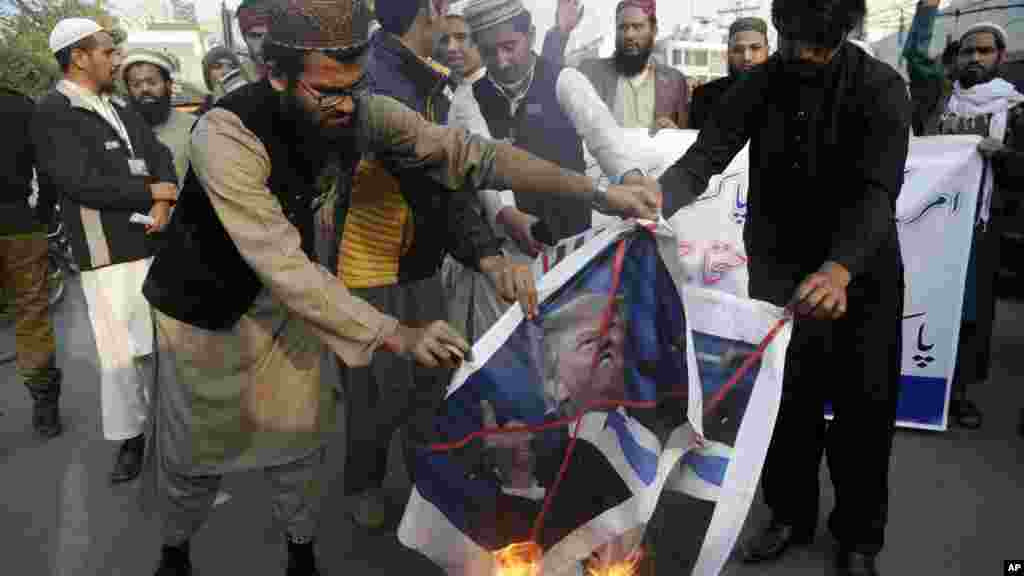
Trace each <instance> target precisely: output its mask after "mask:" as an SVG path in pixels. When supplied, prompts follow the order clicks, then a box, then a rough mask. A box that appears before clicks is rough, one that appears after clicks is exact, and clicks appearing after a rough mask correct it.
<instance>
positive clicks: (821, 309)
mask: <svg viewBox="0 0 1024 576" xmlns="http://www.w3.org/2000/svg"><path fill="white" fill-rule="evenodd" d="M849 285H850V272H849V271H847V270H846V268H844V267H842V266H841V265H839V264H836V263H835V262H826V263H825V264H824V265H823V266H822V267H821V269H820V270H818V271H817V272H815V273H814V274H811V275H810V276H808V277H807V278H806V279H805V280H804V281H803V282H801V283H800V286H798V287H797V289H796V294H794V295H793V301H792V302H790V304H789V306H788V308H790V310H792V311H793V313H794V314H796V315H797V316H803V317H811V318H814V319H816V320H838V319H840V318H842V317H843V316H844V315H845V314H846V287H847V286H849Z"/></svg>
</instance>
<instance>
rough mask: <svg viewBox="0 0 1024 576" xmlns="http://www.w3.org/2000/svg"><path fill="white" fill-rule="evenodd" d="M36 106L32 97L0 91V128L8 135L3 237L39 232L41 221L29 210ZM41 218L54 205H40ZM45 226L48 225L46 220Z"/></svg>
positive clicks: (0, 221)
mask: <svg viewBox="0 0 1024 576" xmlns="http://www.w3.org/2000/svg"><path fill="white" fill-rule="evenodd" d="M35 107H36V105H35V103H34V102H32V100H31V99H29V97H28V96H25V95H24V94H20V93H18V92H15V91H13V90H8V89H6V88H0V125H2V126H4V128H5V129H6V130H7V131H8V134H7V137H5V138H3V141H2V142H0V234H3V235H8V234H23V233H26V232H32V231H34V230H37V229H39V226H40V221H39V220H37V218H36V213H33V211H32V209H31V208H30V207H29V204H28V199H29V196H31V195H32V167H33V165H34V164H35V151H34V150H33V149H32V139H31V137H30V133H29V129H30V127H31V125H32V114H33V113H34V112H35ZM37 208H38V209H39V210H38V212H37V213H38V214H40V215H45V214H50V213H52V208H53V206H52V203H51V204H50V205H49V206H48V207H47V206H41V205H37ZM40 220H42V222H48V220H47V219H46V218H45V216H44V217H42V218H40Z"/></svg>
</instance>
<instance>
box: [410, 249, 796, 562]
mask: <svg viewBox="0 0 1024 576" xmlns="http://www.w3.org/2000/svg"><path fill="white" fill-rule="evenodd" d="M625 254H626V240H620V241H619V245H618V246H617V248H616V252H615V259H614V262H613V267H612V285H611V290H610V294H609V300H608V307H607V308H606V309H605V312H604V317H603V320H602V324H601V335H602V337H607V334H608V331H609V330H610V329H611V321H612V319H613V318H614V312H615V298H616V293H617V292H618V289H619V285H620V282H621V276H622V268H623V265H624V262H625ZM545 268H547V266H546V263H545ZM792 318H793V317H792V315H791V314H789V313H787V314H786V316H784V317H783V318H780V319H779V320H778V321H777V322H776V323H775V325H774V326H773V327H772V329H771V330H769V332H768V334H767V335H766V336H765V337H764V339H763V340H762V341H761V342H760V344H758V346H757V349H756V350H755V351H754V352H753V353H751V354H749V355H748V356H747V358H746V359H745V360H744V361H743V364H741V365H740V367H739V368H738V369H737V370H736V372H735V373H734V374H733V375H732V376H731V377H730V378H729V380H728V381H727V382H726V383H725V384H724V385H723V386H722V387H721V388H720V389H719V390H718V391H717V392H716V393H715V395H714V396H712V397H711V400H710V401H709V402H708V403H707V405H706V406H704V414H705V415H708V414H710V413H712V412H713V411H714V410H715V408H717V407H718V404H719V403H721V401H722V400H723V399H724V398H725V397H726V396H727V395H728V394H729V392H730V391H731V390H732V389H733V388H735V387H736V385H737V384H738V383H739V382H740V380H742V379H743V377H744V376H746V375H747V373H749V372H750V370H751V369H752V368H753V367H754V365H755V364H756V363H757V362H758V361H759V360H760V359H761V358H762V357H763V356H764V353H765V351H767V349H768V346H769V345H771V343H772V342H773V341H774V340H775V338H776V337H777V336H778V335H779V332H781V331H782V329H783V327H785V326H786V324H787V323H789V322H790V321H791V320H792ZM597 361H598V354H597V353H595V357H594V365H595V366H596V363H597ZM686 396H687V392H675V393H670V394H666V395H665V396H664V397H663V398H665V399H670V398H683V397H686ZM657 405H658V402H657V401H636V400H601V401H596V402H592V403H590V404H588V405H586V406H585V407H584V408H583V410H580V412H579V413H578V414H576V415H575V416H571V417H566V418H560V419H557V420H553V421H551V422H545V423H543V424H537V425H524V426H506V427H503V428H484V429H482V430H478V431H476V432H473V433H472V434H469V435H468V436H466V437H464V438H462V439H460V440H457V441H455V442H448V443H436V444H431V445H430V447H429V448H430V451H431V452H451V451H453V450H458V449H460V448H463V447H465V446H467V445H468V444H469V443H470V442H472V441H473V440H476V439H483V438H487V437H490V436H496V435H500V434H523V433H539V432H544V431H546V430H553V429H556V428H563V427H565V426H569V425H573V427H572V431H571V432H570V436H569V445H568V446H567V447H566V450H565V456H564V457H563V458H562V464H561V466H560V467H559V470H558V475H557V476H556V477H555V481H554V483H553V484H552V485H551V488H550V489H549V490H547V494H546V495H545V497H544V505H543V507H542V508H541V511H540V513H539V514H538V515H537V519H536V521H535V522H534V525H533V528H532V530H531V531H530V541H531V542H534V543H537V542H540V533H541V530H543V527H544V519H545V518H546V517H547V513H548V511H549V510H550V508H551V502H552V501H553V500H554V497H555V495H556V494H557V493H558V487H559V485H560V484H561V483H562V479H563V478H565V474H566V471H567V470H568V468H569V462H570V461H571V459H572V454H573V451H574V449H575V447H576V439H577V436H576V434H577V431H578V430H579V425H580V422H581V421H582V420H583V416H585V415H586V414H587V413H589V412H593V411H595V410H609V409H616V408H636V409H651V408H656V407H657Z"/></svg>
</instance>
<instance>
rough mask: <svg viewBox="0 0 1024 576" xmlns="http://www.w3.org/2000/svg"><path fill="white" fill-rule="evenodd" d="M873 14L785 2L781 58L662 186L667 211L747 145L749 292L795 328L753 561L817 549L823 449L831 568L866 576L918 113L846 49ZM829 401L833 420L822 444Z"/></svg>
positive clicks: (885, 444)
mask: <svg viewBox="0 0 1024 576" xmlns="http://www.w3.org/2000/svg"><path fill="white" fill-rule="evenodd" d="M865 12H866V7H865V2H864V0H815V1H813V2H810V3H809V5H803V6H798V5H796V3H795V2H791V1H789V0H776V2H775V3H774V4H773V6H772V18H773V21H774V24H775V26H776V28H777V29H779V31H780V49H779V52H778V53H777V54H775V55H774V56H772V57H771V58H770V59H769V61H768V62H767V63H766V64H765V66H763V67H762V68H760V69H758V70H755V71H753V72H752V73H751V75H750V77H749V78H746V79H744V80H742V81H740V82H739V83H737V85H736V86H734V88H733V89H732V90H730V91H729V92H728V93H727V94H726V95H725V96H724V98H723V101H722V103H721V109H722V110H723V111H726V110H727V111H728V113H726V114H721V115H718V116H717V117H714V118H711V119H710V120H709V122H708V123H707V125H706V126H705V127H704V130H703V131H702V132H701V134H700V137H699V139H698V141H697V143H696V144H695V145H694V146H693V147H692V148H690V150H689V151H688V152H687V153H686V155H685V156H684V157H683V158H682V159H681V160H680V161H679V162H678V163H677V164H676V165H675V166H673V168H672V169H670V170H669V171H668V172H666V173H665V174H664V175H663V176H662V177H661V182H662V186H663V189H664V190H665V191H666V194H668V197H667V198H666V212H665V213H666V215H671V214H672V212H674V209H676V208H678V207H680V206H681V205H682V204H684V203H686V202H688V201H689V200H690V199H691V198H693V197H696V196H697V195H698V194H700V193H701V192H702V191H703V190H704V189H705V186H706V184H707V181H708V179H709V178H710V177H711V176H712V175H714V174H716V173H720V172H721V171H722V170H723V169H724V168H725V167H726V166H727V165H728V163H729V161H730V160H731V159H732V158H733V156H735V155H736V154H737V153H738V152H739V151H740V150H741V149H742V148H743V146H744V145H745V144H746V143H747V141H748V140H749V141H751V152H750V154H751V168H752V170H751V174H750V190H749V210H750V212H749V220H748V224H747V226H746V229H745V230H744V237H745V238H744V239H745V243H746V245H747V249H748V254H749V256H750V278H751V284H750V294H751V297H753V298H756V299H761V300H767V301H770V302H772V303H774V304H777V305H780V306H782V305H787V304H788V305H789V307H790V308H791V310H792V311H793V312H794V313H796V315H797V316H798V321H797V323H796V325H795V327H794V332H793V342H792V344H791V346H790V350H789V355H788V358H787V362H786V367H787V373H786V377H785V383H784V385H783V397H782V406H781V410H780V414H779V421H778V424H777V426H776V430H775V433H774V436H773V439H772V445H771V449H770V451H769V455H768V460H767V463H766V469H765V473H764V478H763V486H764V493H765V500H766V502H767V504H768V506H769V508H771V510H772V513H773V514H772V522H771V524H770V526H769V527H768V529H767V530H765V531H764V532H762V533H761V534H759V535H758V536H757V537H755V538H754V539H753V540H752V541H751V543H750V544H749V545H748V546H747V548H746V551H745V560H746V561H748V562H761V561H766V560H772V559H775V558H778V557H779V556H781V555H782V554H783V553H784V552H785V551H786V550H787V548H788V547H789V546H791V545H794V544H806V543H809V542H810V541H811V540H812V539H813V536H814V533H815V530H816V526H817V522H818V495H819V486H818V475H819V466H820V460H821V455H822V452H825V451H826V445H827V455H828V463H829V468H830V471H831V476H832V479H833V483H834V485H835V490H836V508H835V509H834V511H833V512H832V514H831V516H830V518H829V527H830V529H831V532H832V534H833V535H834V536H835V537H836V539H837V540H838V541H839V554H838V555H837V558H836V563H837V569H838V571H839V573H840V574H865V575H871V574H877V573H878V571H877V567H876V561H875V557H876V556H877V554H878V552H879V551H880V550H881V548H882V545H883V541H884V528H885V521H886V515H887V499H888V480H887V476H888V467H889V455H890V452H891V447H892V434H893V427H894V419H895V411H896V399H897V393H898V382H899V372H900V369H899V366H900V358H901V353H900V345H901V341H900V340H901V317H902V308H903V293H904V287H903V265H902V261H901V257H900V251H899V242H898V237H897V232H896V225H895V221H894V217H893V215H894V212H895V203H896V198H897V196H898V194H899V190H900V187H901V185H902V182H903V173H904V166H905V163H906V157H907V150H908V142H907V134H908V133H909V129H910V102H909V101H908V98H907V92H906V86H905V84H904V82H903V80H902V79H901V78H900V77H899V75H898V74H897V73H896V72H895V71H894V70H892V69H891V68H890V67H889V66H888V65H886V64H884V63H881V62H879V61H877V60H874V59H872V58H870V57H869V56H868V55H867V54H865V53H864V52H863V51H862V50H861V49H859V48H857V47H856V46H854V45H852V44H851V43H849V42H847V41H846V37H847V36H848V34H849V33H850V32H851V31H853V30H854V29H855V28H856V27H857V26H858V24H859V23H860V22H861V20H862V19H863V17H864V14H865ZM783 185H785V186H786V187H787V188H788V189H789V190H791V191H786V192H784V191H783V189H782V186H783ZM769 187H773V188H775V189H773V190H771V193H769V192H768V190H769ZM803 191H816V192H815V193H814V195H813V196H810V195H805V194H802V193H801V192H803ZM769 194H771V195H769ZM812 203H813V205H815V208H814V209H813V210H808V207H809V206H811V205H812ZM826 399H831V400H832V403H833V406H834V408H835V412H836V418H835V421H834V422H833V423H832V424H831V428H830V429H829V430H827V433H826V423H825V421H824V419H823V417H822V415H823V411H824V403H825V400H826ZM853 418H857V420H856V421H854V420H853ZM855 422H856V423H855ZM808 438H812V439H813V440H811V441H808ZM854 451H856V452H854ZM853 453H856V454H858V456H857V460H856V466H854V464H853V458H852V454H853Z"/></svg>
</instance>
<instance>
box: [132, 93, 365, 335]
mask: <svg viewBox="0 0 1024 576" xmlns="http://www.w3.org/2000/svg"><path fill="white" fill-rule="evenodd" d="M278 102H279V98H278V95H277V93H276V92H274V90H273V89H272V88H271V87H270V84H269V83H268V82H267V81H263V82H260V83H256V84H250V85H248V86H245V87H242V88H239V89H238V90H237V91H235V92H232V93H231V94H229V95H228V96H225V97H224V98H222V99H221V100H220V101H219V102H218V103H217V105H216V108H225V109H227V110H229V111H231V112H233V113H234V114H235V115H237V116H238V117H239V118H240V119H241V120H242V124H243V125H245V127H246V128H248V129H249V130H250V131H252V132H253V133H254V134H255V135H256V136H257V137H258V138H259V139H260V141H261V142H262V143H263V145H264V147H265V148H266V149H267V152H268V153H269V154H270V163H271V172H270V177H269V179H268V182H267V184H268V187H269V188H270V191H271V192H272V193H273V194H274V196H276V197H277V199H278V201H279V202H280V203H281V206H282V208H283V209H284V211H285V215H286V216H287V218H288V220H289V221H290V222H291V223H292V225H294V226H295V227H296V228H298V230H299V232H300V234H301V236H302V249H303V251H304V252H305V253H306V255H307V256H309V257H310V258H311V259H313V258H314V254H315V228H314V225H313V213H314V211H313V201H314V195H315V190H316V177H317V175H318V174H319V172H320V169H321V167H322V165H323V159H322V157H321V156H322V155H323V154H324V152H325V151H324V150H322V149H318V148H322V147H317V146H313V145H310V143H308V142H303V141H300V140H301V139H300V138H296V137H294V134H295V133H296V129H295V128H296V127H295V123H294V121H290V120H286V119H285V118H284V117H282V115H281V113H280V105H279V104H278ZM358 109H359V110H360V111H361V112H365V110H366V106H359V107H358ZM358 120H359V121H357V125H359V126H364V125H365V114H361V117H360V118H359V119H358ZM165 234H166V238H165V242H166V245H165V247H164V248H163V249H162V250H161V251H160V253H159V254H158V255H157V257H156V258H155V259H154V261H153V265H152V267H151V268H150V271H149V275H148V276H147V277H146V282H145V284H144V285H143V288H142V293H143V295H144V296H145V297H146V299H147V300H148V301H149V303H150V304H151V305H152V306H153V307H154V308H156V309H158V310H160V311H161V312H163V313H164V314H166V315H168V316H170V317H172V318H174V319H176V320H179V321H181V322H184V323H186V324H191V325H193V326H198V327H200V328H204V329H207V330H224V329H229V328H231V327H232V326H234V325H235V324H236V323H237V322H238V320H239V319H240V318H241V317H242V315H244V314H245V312H246V311H247V310H248V309H249V307H250V306H252V303H253V302H254V301H255V299H256V296H257V295H258V294H259V292H260V290H261V289H262V287H263V282H262V281H261V280H260V279H259V277H258V276H257V275H256V273H255V272H254V271H253V270H252V268H251V267H250V266H249V265H248V264H247V263H246V262H245V260H244V259H243V258H242V255H241V254H240V253H239V252H238V248H237V247H236V246H235V243H234V241H233V240H232V239H231V237H230V235H229V234H228V232H227V230H225V228H224V225H223V224H222V223H221V221H220V218H219V217H218V216H217V213H216V211H215V210H214V208H213V205H212V204H211V202H210V198H209V196H208V193H207V192H206V190H205V189H204V188H203V186H202V184H200V182H199V179H198V177H197V176H196V174H195V172H194V170H193V169H192V168H189V171H188V176H186V178H185V185H184V187H183V188H182V190H181V194H180V195H179V200H178V204H177V206H176V207H175V209H174V215H173V217H172V218H171V222H170V224H169V226H168V228H167V231H166V233H165Z"/></svg>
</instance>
